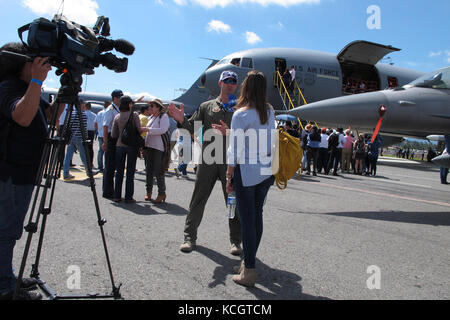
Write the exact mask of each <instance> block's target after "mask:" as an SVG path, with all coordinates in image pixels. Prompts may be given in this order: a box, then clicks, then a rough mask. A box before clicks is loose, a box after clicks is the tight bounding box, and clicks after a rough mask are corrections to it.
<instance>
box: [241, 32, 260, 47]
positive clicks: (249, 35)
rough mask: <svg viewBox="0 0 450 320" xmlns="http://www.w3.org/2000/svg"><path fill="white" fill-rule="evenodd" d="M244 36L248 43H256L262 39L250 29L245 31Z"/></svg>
mask: <svg viewBox="0 0 450 320" xmlns="http://www.w3.org/2000/svg"><path fill="white" fill-rule="evenodd" d="M245 38H246V39H247V43H248V44H256V43H258V42H261V41H262V40H261V38H260V37H259V36H258V35H257V34H256V33H254V32H251V31H246V32H245Z"/></svg>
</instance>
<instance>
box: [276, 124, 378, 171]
mask: <svg viewBox="0 0 450 320" xmlns="http://www.w3.org/2000/svg"><path fill="white" fill-rule="evenodd" d="M282 127H283V128H284V129H285V130H286V132H288V133H289V134H290V135H292V136H293V137H296V138H299V139H300V145H301V147H302V149H303V151H304V152H303V159H302V172H305V174H306V175H313V176H317V174H320V173H322V171H323V173H324V174H325V175H329V174H333V175H334V176H338V172H339V170H340V172H341V173H353V174H359V175H367V176H375V175H376V174H377V162H378V158H379V152H380V148H381V145H382V142H383V139H382V138H381V137H380V136H379V135H377V136H376V138H375V139H374V141H373V142H372V137H371V136H370V135H367V134H366V135H362V134H360V135H358V136H357V137H355V136H354V135H353V133H352V132H351V130H346V131H345V132H344V129H343V128H337V129H336V130H333V129H329V128H319V127H317V126H316V125H314V124H311V123H309V124H307V125H306V126H305V128H304V130H301V131H300V130H299V129H298V125H293V124H292V122H291V121H286V122H285V124H284V126H282ZM311 167H312V170H311Z"/></svg>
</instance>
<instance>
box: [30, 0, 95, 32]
mask: <svg viewBox="0 0 450 320" xmlns="http://www.w3.org/2000/svg"><path fill="white" fill-rule="evenodd" d="M22 5H23V6H25V7H26V8H28V9H30V10H31V11H32V12H34V13H36V14H38V15H41V16H45V17H48V18H53V16H54V15H55V14H56V13H58V10H59V9H60V6H61V1H56V0H22ZM98 8H99V6H98V3H97V2H96V1H93V0H65V1H64V7H63V15H64V16H66V17H67V18H68V19H69V20H71V21H74V22H76V23H79V24H82V25H86V26H93V25H94V24H95V22H96V21H97V17H98V16H99V14H97V10H98Z"/></svg>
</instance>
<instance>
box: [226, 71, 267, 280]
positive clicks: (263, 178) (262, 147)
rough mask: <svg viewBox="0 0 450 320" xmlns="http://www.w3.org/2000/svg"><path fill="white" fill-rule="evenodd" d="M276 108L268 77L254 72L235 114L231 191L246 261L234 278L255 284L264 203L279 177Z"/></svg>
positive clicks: (229, 154) (229, 173)
mask: <svg viewBox="0 0 450 320" xmlns="http://www.w3.org/2000/svg"><path fill="white" fill-rule="evenodd" d="M274 132H275V116H274V110H273V108H272V106H271V105H270V104H268V103H267V80H266V77H265V76H264V74H263V73H261V72H258V71H256V70H255V71H251V72H249V74H248V75H247V77H246V79H245V80H244V82H243V84H242V90H241V96H240V98H239V101H238V110H237V111H236V112H235V113H234V115H233V120H232V122H231V132H230V146H229V148H228V152H227V164H228V167H227V192H228V193H231V192H232V191H235V193H236V200H237V208H238V212H239V217H240V220H241V229H242V243H243V249H244V250H243V251H244V260H243V261H242V263H241V267H239V268H237V269H235V271H237V273H239V275H236V276H234V277H233V281H235V282H236V283H237V284H240V285H244V286H254V285H255V282H256V278H257V273H256V269H255V261H256V253H257V251H258V247H259V244H260V241H261V237H262V233H263V206H264V201H265V199H266V196H267V193H268V191H269V188H270V187H271V186H272V185H273V183H274V180H275V178H274V177H273V175H272V168H271V164H272V159H271V157H272V145H273V143H272V140H273V139H274V137H275V134H274Z"/></svg>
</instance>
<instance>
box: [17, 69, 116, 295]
mask: <svg viewBox="0 0 450 320" xmlns="http://www.w3.org/2000/svg"><path fill="white" fill-rule="evenodd" d="M58 73H59V74H62V76H61V79H60V82H61V85H62V86H61V89H60V90H59V92H58V96H57V97H56V101H55V103H56V107H55V108H54V111H53V115H52V119H51V124H50V129H49V132H48V135H47V139H46V142H45V145H44V150H43V153H42V157H41V162H40V165H39V170H38V175H37V179H36V187H35V193H34V199H33V203H32V208H31V212H30V216H29V221H28V224H27V225H26V226H25V231H26V232H28V237H27V242H26V245H25V250H24V254H23V257H22V263H21V266H20V271H19V275H18V278H17V285H16V290H15V292H14V297H13V299H14V300H15V299H17V297H18V294H19V290H20V286H21V284H22V279H23V275H24V271H25V267H26V262H27V259H28V254H29V250H30V246H31V241H32V237H33V234H34V233H36V232H37V231H38V226H39V222H40V220H41V218H42V221H41V225H40V227H41V229H40V235H39V241H38V247H37V251H36V258H35V263H34V264H33V265H32V270H31V275H30V276H31V278H34V279H36V280H37V282H38V286H39V288H40V289H41V290H42V291H43V292H44V294H45V295H46V296H47V297H48V298H49V299H50V300H62V299H107V298H114V299H122V297H121V295H120V286H121V285H119V287H116V286H115V283H114V276H113V273H112V268H111V261H110V258H109V253H108V247H107V244H106V238H105V233H104V230H103V226H104V224H105V223H106V220H105V219H103V218H102V216H101V213H100V207H99V204H98V198H97V193H96V189H95V179H94V176H93V173H92V162H91V156H90V153H89V152H88V146H89V143H90V142H89V141H88V140H87V130H86V127H85V125H84V123H83V120H82V119H83V118H82V112H81V104H80V100H79V98H78V93H79V92H81V84H82V74H79V73H77V72H70V71H67V70H65V73H63V71H57V74H58ZM60 103H64V104H67V106H68V107H67V112H66V116H65V120H64V126H63V130H62V132H60V134H59V136H58V135H57V131H56V121H57V117H58V109H59V104H60ZM73 111H76V113H77V115H78V120H79V124H80V130H81V135H82V142H83V148H84V150H85V154H86V164H85V165H86V166H87V172H88V176H89V182H90V187H91V191H92V195H93V198H94V204H95V209H96V213H97V219H98V225H99V227H100V233H101V237H102V242H103V249H104V251H105V256H106V262H107V266H108V271H109V276H110V280H111V285H112V292H111V293H110V294H104V295H100V294H87V295H58V294H57V293H56V292H55V291H54V290H52V289H51V288H50V287H48V286H47V284H46V282H45V281H42V280H41V279H40V278H39V262H40V257H41V252H42V245H43V240H44V234H45V227H46V224H47V219H48V216H49V215H50V214H51V212H52V204H53V198H54V194H55V188H56V182H57V180H58V178H59V177H60V175H61V169H62V163H63V159H64V151H65V145H66V142H67V140H68V139H67V137H68V136H69V134H70V133H69V131H70V130H71V129H70V128H71V121H72V119H71V118H72V112H73ZM41 190H42V194H41ZM39 197H40V201H39V204H38V199H39ZM36 209H37V215H36V217H34V215H35V212H36Z"/></svg>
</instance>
